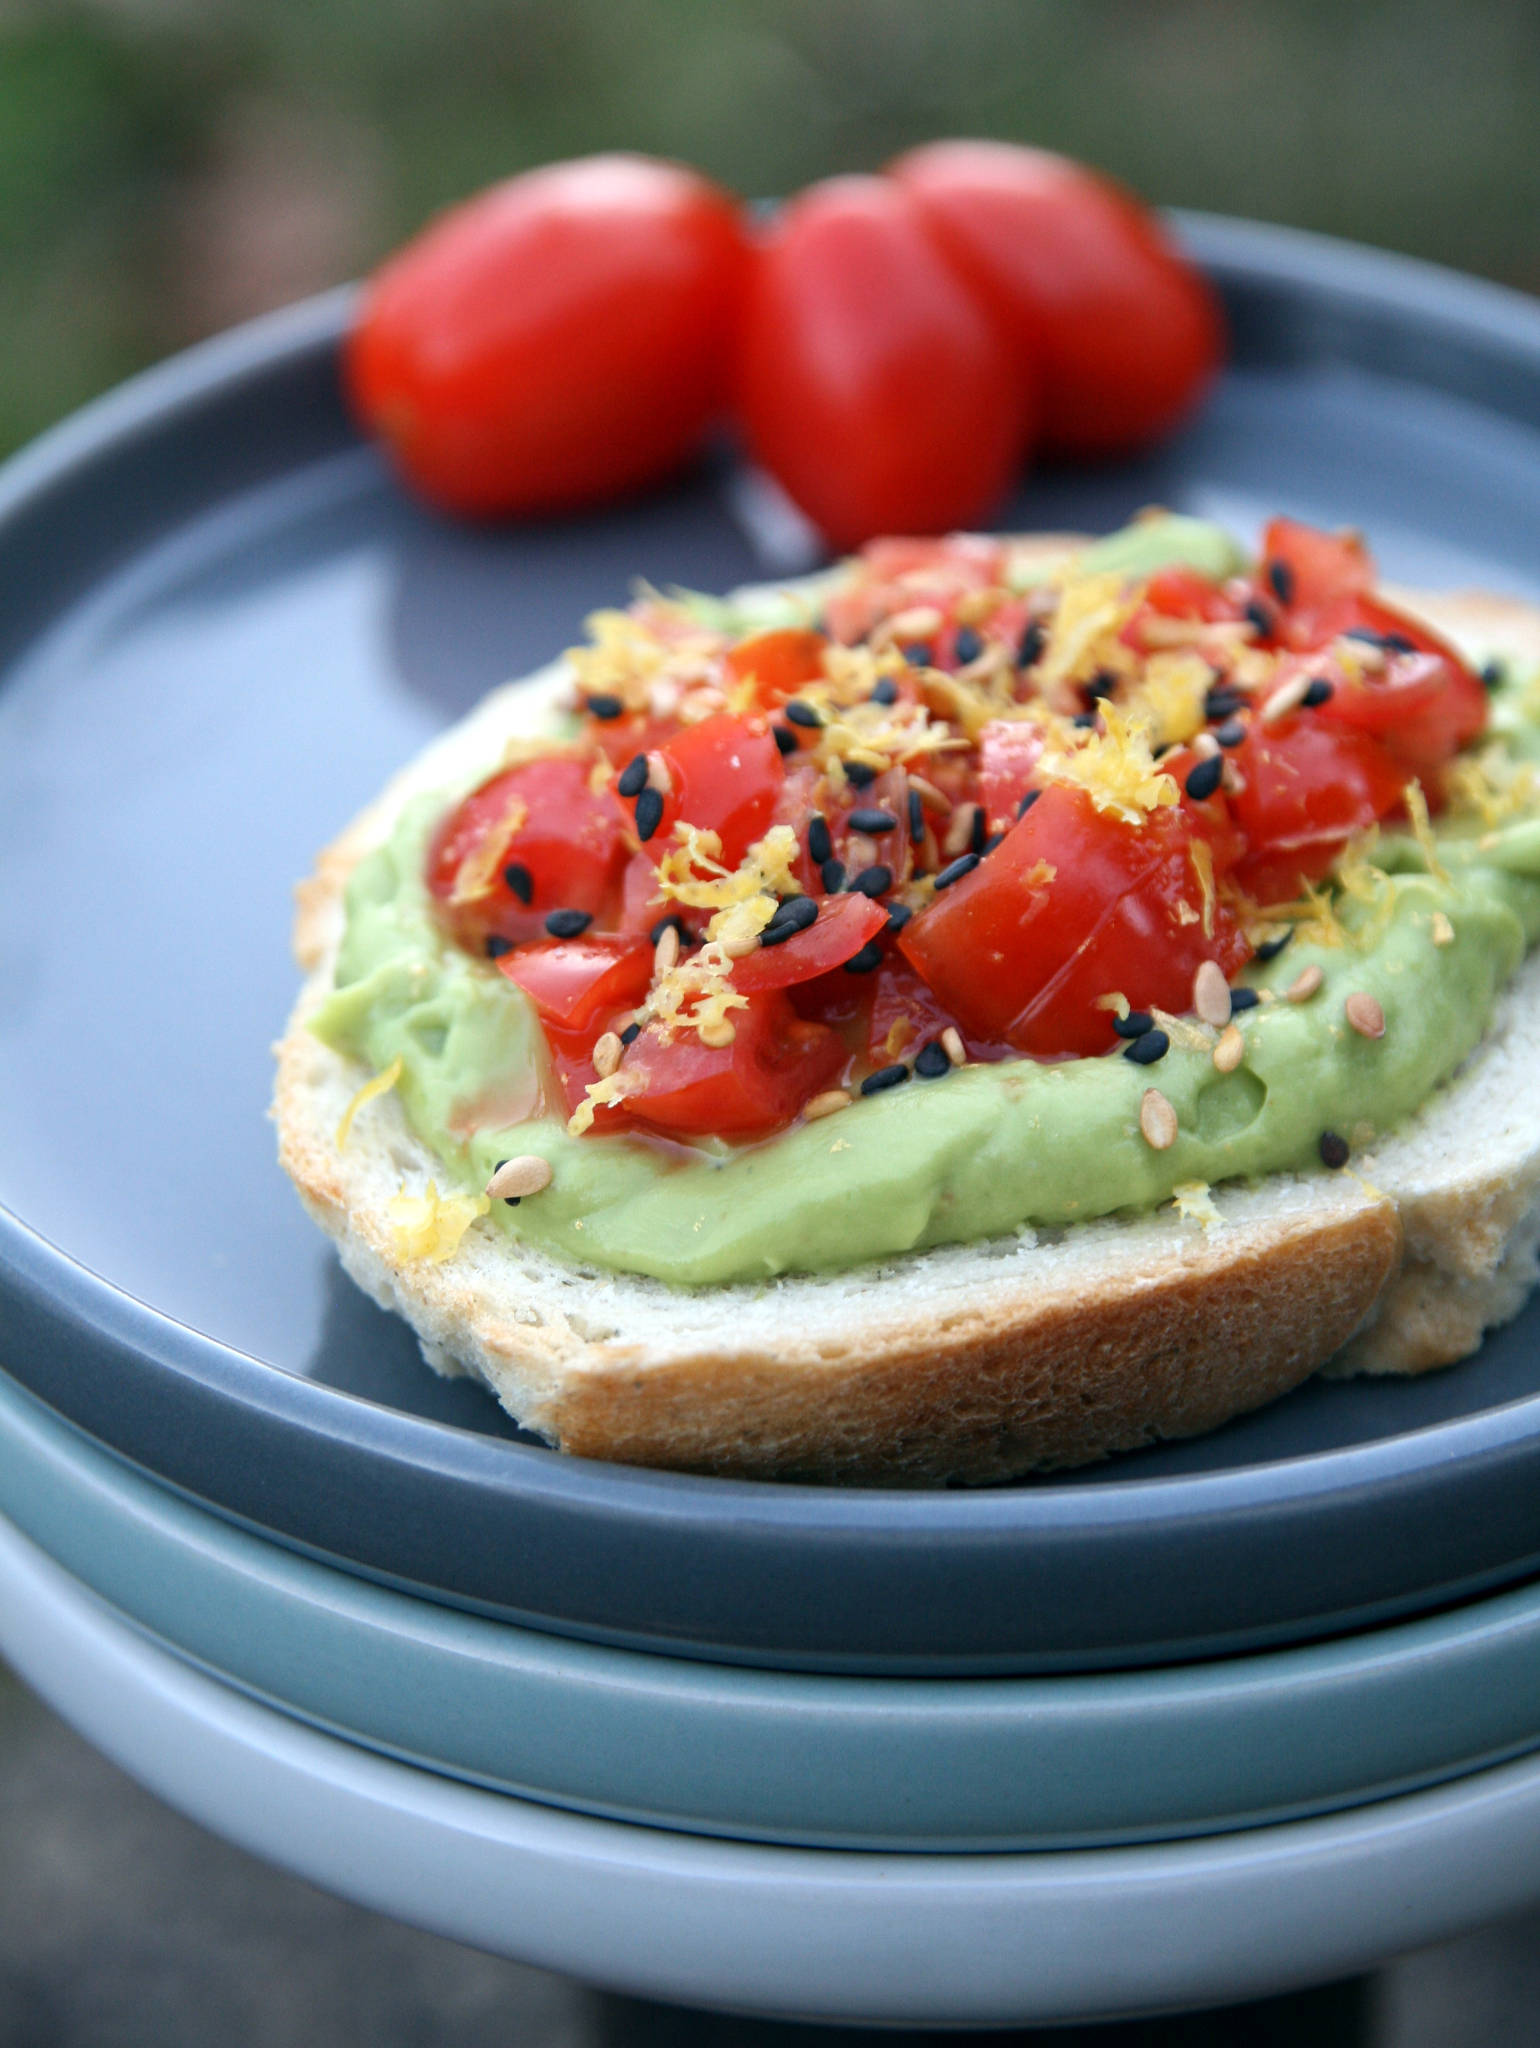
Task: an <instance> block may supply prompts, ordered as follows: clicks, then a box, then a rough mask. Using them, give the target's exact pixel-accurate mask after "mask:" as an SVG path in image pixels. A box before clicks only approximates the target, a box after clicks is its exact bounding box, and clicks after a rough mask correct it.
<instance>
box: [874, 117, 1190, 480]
mask: <svg viewBox="0 0 1540 2048" xmlns="http://www.w3.org/2000/svg"><path fill="white" fill-rule="evenodd" d="M889 173H890V175H891V176H892V177H893V178H894V179H895V180H896V181H897V182H898V183H899V184H900V185H901V186H902V187H903V189H904V190H905V191H906V192H908V193H909V194H911V195H912V197H913V198H914V200H915V201H916V203H917V204H918V205H919V206H920V208H921V209H922V211H923V213H924V215H925V219H926V221H927V223H928V224H929V226H930V228H931V230H932V232H933V233H934V234H935V235H936V237H937V238H938V240H939V241H940V242H941V243H942V245H943V247H944V248H945V250H946V252H947V254H948V256H949V257H950V258H951V259H952V261H953V262H954V263H955V264H956V265H957V266H958V268H959V269H960V270H961V271H962V273H963V274H964V275H965V276H966V278H967V279H968V282H969V284H970V285H971V286H972V287H973V289H974V290H975V291H976V292H977V293H978V294H979V296H980V298H981V299H982V301H983V302H984V303H985V304H986V305H987V306H988V308H989V310H990V312H991V314H992V316H993V317H994V319H995V321H996V323H997V324H998V326H999V328H1000V330H1001V332H1002V333H1003V334H1005V335H1007V336H1008V337H1009V339H1010V341H1011V344H1012V347H1013V348H1014V350H1015V353H1016V357H1017V360H1018V362H1019V363H1020V364H1022V365H1023V367H1024V368H1030V367H1031V366H1032V365H1034V364H1035V365H1036V366H1038V368H1039V370H1040V374H1041V380H1042V438H1043V442H1044V445H1045V446H1046V447H1049V448H1052V449H1054V450H1056V451H1059V452H1061V453H1064V454H1073V455H1089V456H1106V455H1113V454H1118V453H1121V452H1123V451H1125V450H1127V449H1132V448H1138V447H1142V446H1144V445H1145V444H1146V443H1148V442H1150V441H1153V440H1155V439H1156V438H1157V437H1158V436H1160V435H1161V434H1164V433H1166V432H1168V431H1169V430H1170V429H1171V428H1172V427H1174V426H1176V425H1177V424H1178V423H1179V422H1180V421H1181V420H1182V419H1184V418H1185V417H1186V416H1187V415H1188V414H1189V413H1190V412H1191V411H1192V410H1193V408H1194V406H1196V404H1197V403H1198V401H1199V400H1200V399H1201V398H1202V396H1203V394H1204V393H1205V391H1206V390H1207V389H1208V387H1209V385H1210V384H1211V383H1212V381H1213V379H1214V376H1215V374H1216V372H1217V371H1218V368H1219V365H1220V362H1221V360H1222V357H1223V354H1224V323H1223V319H1222V316H1221V314H1220V310H1219V302H1218V299H1217V297H1216V296H1215V293H1214V291H1213V289H1212V287H1211V286H1210V285H1209V283H1208V281H1207V280H1206V279H1205V278H1204V277H1203V275H1202V273H1201V272H1200V271H1198V270H1197V269H1195V268H1194V266H1193V265H1192V264H1191V263H1189V262H1188V261H1187V260H1186V258H1185V257H1184V256H1183V255H1182V254H1181V252H1180V251H1179V250H1178V249H1177V247H1176V245H1175V244H1174V243H1173V242H1172V240H1171V239H1170V237H1169V236H1168V235H1167V233H1166V231H1165V229H1164V228H1163V227H1162V226H1161V224H1160V222H1159V221H1158V220H1157V218H1156V217H1155V215H1154V214H1153V213H1151V212H1150V210H1149V209H1148V208H1147V207H1145V206H1142V205H1141V204H1140V203H1139V201H1138V200H1136V199H1135V198H1134V197H1133V196H1132V195H1131V194H1130V193H1127V192H1125V191H1123V190H1122V189H1121V188H1120V187H1119V186H1117V185H1115V184H1113V183H1112V182H1111V180H1109V179H1106V178H1103V177H1100V176H1098V175H1097V174H1096V173H1094V172H1092V171H1088V170H1086V169H1085V168H1084V166H1083V165H1080V164H1076V163H1071V162H1070V161H1069V160H1068V159H1067V158H1065V157H1060V156H1053V155H1051V154H1049V153H1048V152H1047V151H1044V150H1036V149H1023V148H1019V147H1017V146H1016V145H1014V144H1011V143H1004V142H937V143H932V144H929V145H927V146H926V147H924V148H921V149H916V150H912V151H910V152H909V153H908V154H907V155H906V156H901V157H900V158H899V159H898V160H897V162H896V163H894V164H892V165H890V166H889Z"/></svg>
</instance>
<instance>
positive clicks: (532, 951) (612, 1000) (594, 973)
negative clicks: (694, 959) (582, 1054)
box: [497, 933, 652, 1037]
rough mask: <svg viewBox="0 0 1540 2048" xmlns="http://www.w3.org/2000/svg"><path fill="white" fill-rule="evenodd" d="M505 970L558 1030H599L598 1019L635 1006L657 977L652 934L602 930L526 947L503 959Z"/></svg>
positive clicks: (544, 1020)
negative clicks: (628, 934) (629, 934)
mask: <svg viewBox="0 0 1540 2048" xmlns="http://www.w3.org/2000/svg"><path fill="white" fill-rule="evenodd" d="M497 966H498V970H499V972H500V973H502V974H505V975H506V976H507V977H508V979H509V980H510V981H511V982H513V983H514V985H515V986H516V987H518V988H521V989H523V991H524V993H525V994H526V995H527V996H528V997H529V998H530V1000H531V1001H532V1002H533V1003H534V1005H535V1008H536V1010H537V1011H538V1012H539V1014H540V1021H541V1022H542V1023H543V1024H545V1025H548V1026H549V1027H550V1028H552V1029H553V1030H557V1031H578V1032H587V1033H588V1034H589V1036H590V1037H593V1036H594V1035H596V1032H595V1028H594V1027H595V1026H596V1024H597V1020H598V1019H599V1018H601V1017H603V1016H606V1015H607V1014H608V1013H609V1012H610V1011H612V1010H618V1009H623V1008H626V1007H630V1008H633V1009H634V1008H635V1006H636V1005H637V1004H638V1003H639V1002H640V1001H641V1000H642V998H643V996H645V995H646V993H647V986H648V983H649V982H650V981H651V979H652V947H651V946H650V945H649V944H648V942H647V940H646V939H643V938H635V937H621V936H616V935H612V934H609V933H602V934H601V935H600V936H599V937H597V938H587V937H584V938H581V939H553V940H549V941H547V942H545V943H544V944H537V945H532V946H520V947H518V948H517V949H516V950H515V951H514V952H512V953H506V954H504V955H503V957H502V958H501V959H500V960H499V961H498V963H497Z"/></svg>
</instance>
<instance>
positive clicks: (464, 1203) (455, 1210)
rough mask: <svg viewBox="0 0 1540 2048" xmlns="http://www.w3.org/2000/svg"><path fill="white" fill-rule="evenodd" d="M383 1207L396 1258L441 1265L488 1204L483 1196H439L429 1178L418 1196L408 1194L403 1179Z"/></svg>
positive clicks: (450, 1255) (455, 1249) (457, 1248)
mask: <svg viewBox="0 0 1540 2048" xmlns="http://www.w3.org/2000/svg"><path fill="white" fill-rule="evenodd" d="M387 1206H388V1210H389V1214H390V1228H391V1235H392V1237H393V1238H394V1240H395V1248H396V1256H397V1258H399V1259H404V1260H416V1259H426V1260H427V1261H428V1263H429V1264H430V1265H434V1266H441V1265H443V1263H444V1261H445V1260H446V1259H452V1258H453V1257H454V1255H455V1253H456V1252H457V1251H458V1250H459V1249H460V1240H461V1238H463V1237H464V1235H465V1233H466V1231H467V1230H469V1229H470V1227H471V1225H472V1224H473V1223H474V1222H475V1221H476V1219H477V1217H478V1216H485V1215H486V1213H487V1211H488V1210H489V1209H490V1208H491V1206H492V1204H491V1202H490V1201H489V1200H488V1199H487V1197H486V1196H485V1195H441V1194H440V1193H439V1191H438V1183H437V1182H436V1181H431V1180H430V1181H429V1182H428V1186H427V1189H426V1191H425V1192H424V1193H423V1194H420V1195H409V1194H408V1193H407V1191H406V1182H405V1181H403V1182H402V1183H401V1189H400V1192H399V1193H398V1194H395V1195H393V1196H392V1197H391V1199H390V1202H389V1204H388V1205H387Z"/></svg>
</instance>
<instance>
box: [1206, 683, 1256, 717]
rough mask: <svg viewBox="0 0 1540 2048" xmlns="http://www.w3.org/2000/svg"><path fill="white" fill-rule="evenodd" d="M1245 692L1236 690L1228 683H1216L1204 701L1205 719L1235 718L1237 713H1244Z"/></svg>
mask: <svg viewBox="0 0 1540 2048" xmlns="http://www.w3.org/2000/svg"><path fill="white" fill-rule="evenodd" d="M1245 708H1246V698H1245V694H1244V692H1242V691H1240V690H1235V689H1232V688H1231V687H1230V685H1229V684H1228V683H1215V684H1214V685H1213V687H1212V688H1211V689H1210V690H1209V692H1208V695H1207V696H1206V697H1205V698H1204V699H1203V715H1204V717H1205V718H1233V717H1234V715H1235V713H1236V712H1237V711H1244V710H1245Z"/></svg>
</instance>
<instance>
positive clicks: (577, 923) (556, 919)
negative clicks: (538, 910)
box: [545, 910, 594, 939]
mask: <svg viewBox="0 0 1540 2048" xmlns="http://www.w3.org/2000/svg"><path fill="white" fill-rule="evenodd" d="M593 921H594V914H593V912H592V911H591V910H552V911H549V912H547V914H546V920H545V928H546V930H547V931H548V932H549V933H550V934H551V937H552V938H553V939H575V938H576V937H577V936H578V934H579V932H586V931H587V929H588V927H589V926H590V925H591V924H592V923H593Z"/></svg>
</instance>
